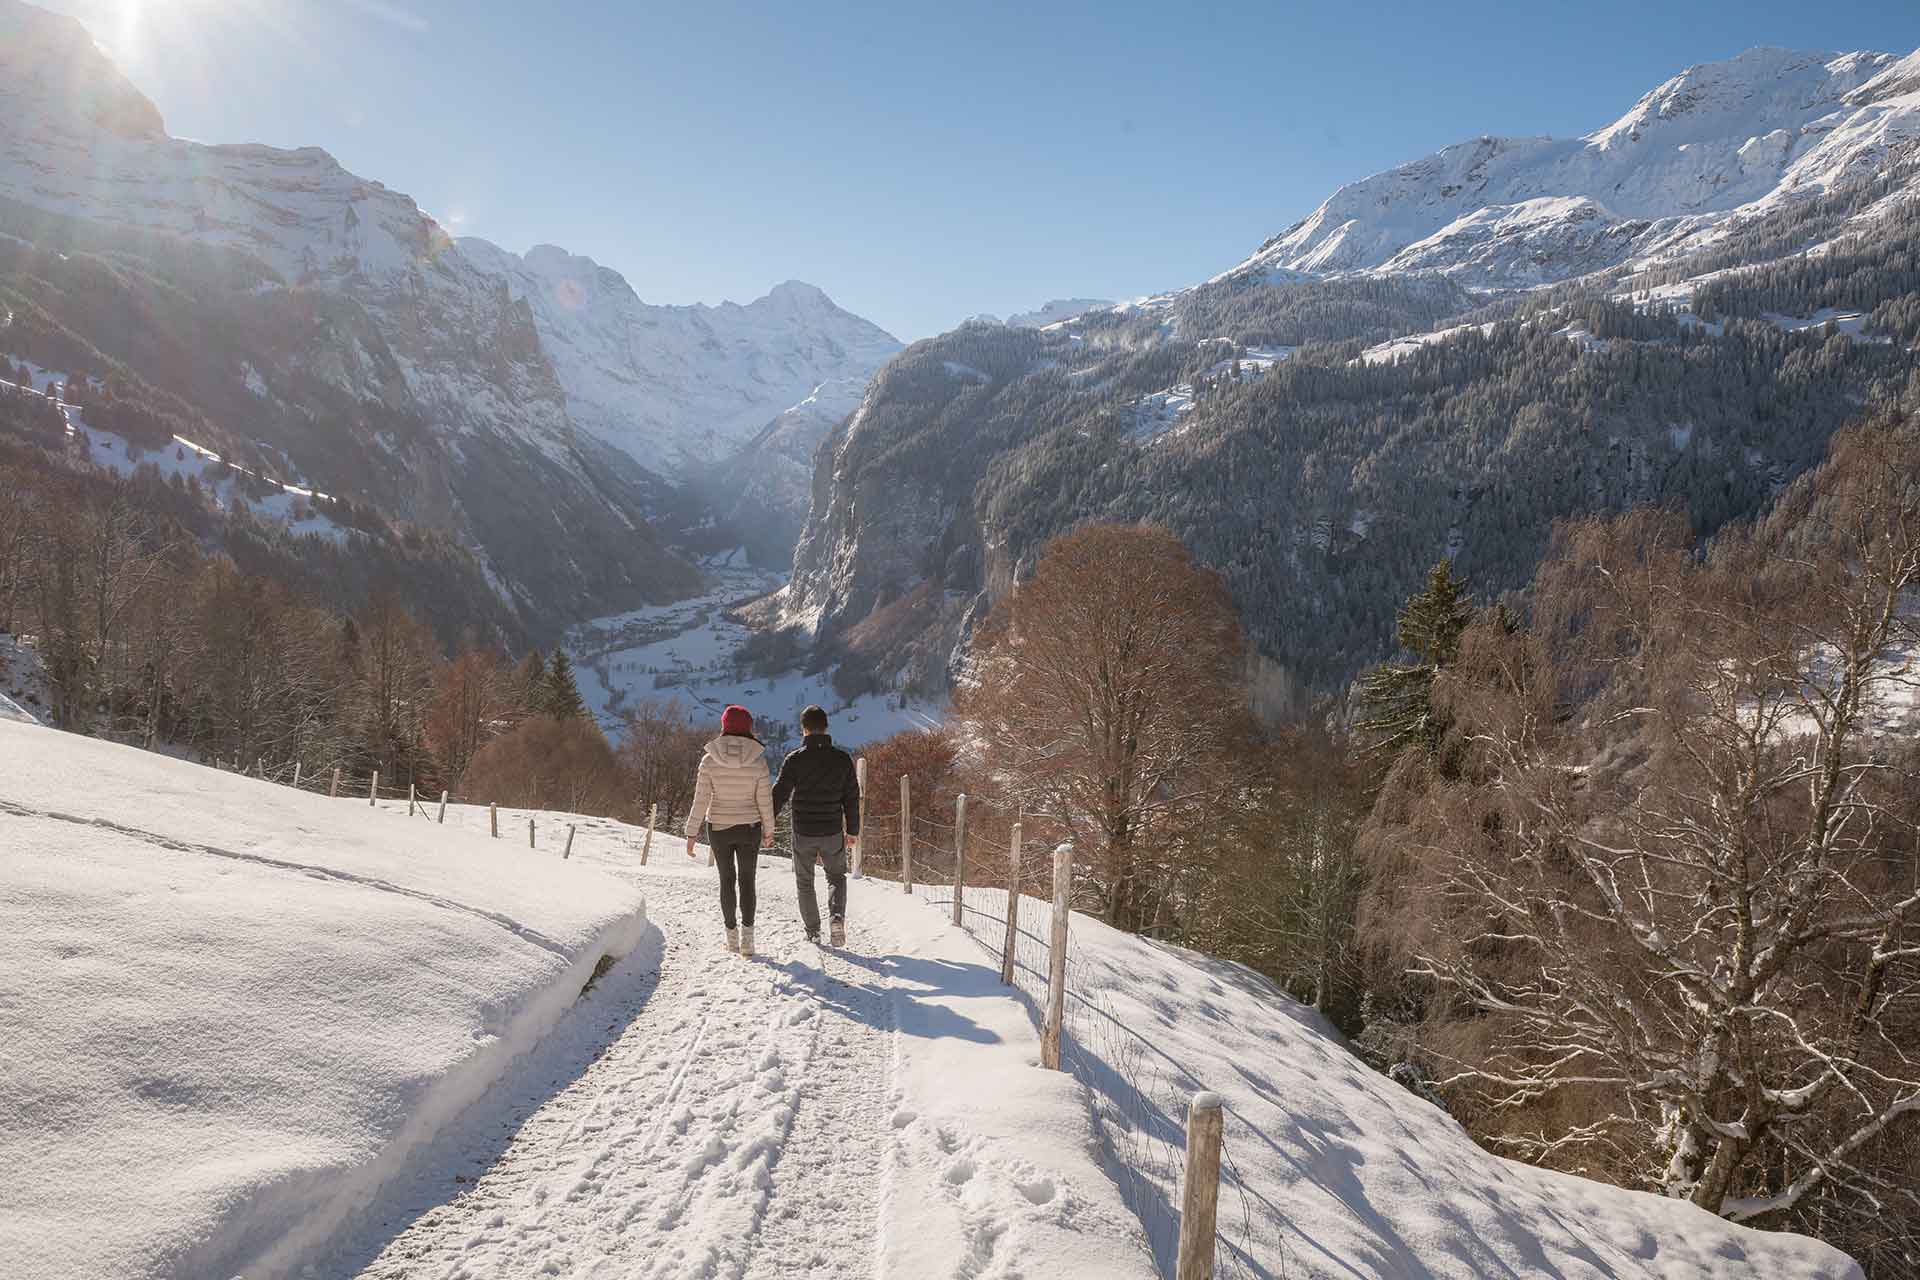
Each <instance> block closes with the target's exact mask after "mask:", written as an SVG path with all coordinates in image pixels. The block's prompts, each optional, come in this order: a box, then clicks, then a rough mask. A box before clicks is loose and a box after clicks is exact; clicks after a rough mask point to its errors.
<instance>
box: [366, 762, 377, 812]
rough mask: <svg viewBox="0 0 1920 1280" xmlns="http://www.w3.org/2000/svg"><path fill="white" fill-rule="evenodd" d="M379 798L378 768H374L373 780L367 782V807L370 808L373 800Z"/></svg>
mask: <svg viewBox="0 0 1920 1280" xmlns="http://www.w3.org/2000/svg"><path fill="white" fill-rule="evenodd" d="M379 798H380V771H379V770H378V769H375V770H374V771H373V781H372V782H370V783H368V784H367V807H368V808H372V807H373V802H374V801H376V800H378V799H379Z"/></svg>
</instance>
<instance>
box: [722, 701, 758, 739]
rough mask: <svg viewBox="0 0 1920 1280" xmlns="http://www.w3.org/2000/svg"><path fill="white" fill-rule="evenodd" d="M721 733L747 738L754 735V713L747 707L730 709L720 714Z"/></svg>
mask: <svg viewBox="0 0 1920 1280" xmlns="http://www.w3.org/2000/svg"><path fill="white" fill-rule="evenodd" d="M720 732H721V733H732V734H737V735H739V736H740V737H743V738H746V737H751V736H752V735H753V712H751V711H749V710H747V709H746V708H745V707H728V708H727V709H726V710H725V711H722V712H721V713H720Z"/></svg>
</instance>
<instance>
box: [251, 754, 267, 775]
mask: <svg viewBox="0 0 1920 1280" xmlns="http://www.w3.org/2000/svg"><path fill="white" fill-rule="evenodd" d="M253 771H254V773H256V774H257V775H259V776H260V777H261V778H265V777H266V776H267V758H266V757H265V756H255V757H254V761H253Z"/></svg>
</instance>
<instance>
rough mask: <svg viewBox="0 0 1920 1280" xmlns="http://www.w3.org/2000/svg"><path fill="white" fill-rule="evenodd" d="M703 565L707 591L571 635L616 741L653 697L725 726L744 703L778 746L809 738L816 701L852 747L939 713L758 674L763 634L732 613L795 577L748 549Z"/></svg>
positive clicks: (816, 682)
mask: <svg viewBox="0 0 1920 1280" xmlns="http://www.w3.org/2000/svg"><path fill="white" fill-rule="evenodd" d="M701 571H702V572H703V573H704V574H705V575H706V579H707V589H706V591H705V592H704V593H702V594H701V595H698V596H694V597H692V598H691V599H687V600H681V601H679V602H677V603H675V604H669V605H654V606H650V607H648V608H645V609H636V610H633V611H632V612H630V613H621V614H614V615H611V616H609V617H604V618H595V619H592V620H591V621H588V622H583V623H581V624H580V625H579V626H577V627H575V628H573V630H572V631H571V632H570V633H569V634H568V637H567V642H566V649H567V652H568V653H569V654H570V655H571V657H572V659H573V663H574V670H575V674H576V678H577V679H578V681H579V684H580V693H581V696H582V697H584V698H585V699H586V701H587V705H588V706H589V707H590V708H591V709H592V710H593V713H594V716H595V718H596V719H598V720H599V722H600V726H601V727H602V728H603V729H605V730H607V732H608V733H610V734H613V735H614V736H615V737H616V739H617V738H618V736H619V733H620V726H621V723H622V721H623V720H624V718H625V716H626V715H627V713H628V712H630V711H632V710H633V709H634V707H635V706H637V705H638V704H639V703H641V702H643V701H645V700H647V699H649V698H660V699H666V700H669V701H672V702H676V703H678V704H680V706H681V707H683V708H684V709H685V710H686V711H687V712H688V713H690V714H691V715H692V716H693V717H694V718H695V720H696V722H699V723H702V724H704V723H706V722H707V721H708V720H712V721H713V722H714V723H715V724H716V725H717V724H718V721H719V718H720V712H721V710H722V709H723V708H725V707H726V706H727V704H729V703H735V702H737V703H740V704H741V705H743V706H745V707H747V708H748V709H749V710H751V711H752V712H753V714H754V719H755V721H756V722H757V723H758V724H759V725H760V736H761V737H762V738H765V739H766V740H767V741H768V742H769V744H770V745H771V746H772V747H773V748H774V750H775V751H776V752H778V751H780V750H782V749H784V748H786V747H789V746H797V745H799V734H800V731H799V723H800V713H801V711H803V710H805V709H806V707H807V706H808V705H809V704H810V703H818V704H819V705H821V706H823V707H825V708H827V710H828V711H829V712H830V713H831V714H832V716H833V736H834V739H835V741H837V742H839V743H841V744H842V745H844V746H859V745H861V744H863V743H868V742H875V741H878V740H879V739H881V738H885V737H887V736H889V735H890V734H894V733H898V732H900V731H901V730H903V729H922V728H926V727H928V726H929V725H931V724H933V723H934V722H935V721H936V720H937V719H938V717H939V709H938V708H937V707H924V706H921V705H919V704H917V703H914V702H911V701H909V700H907V699H905V698H903V697H902V696H900V695H898V694H866V695H863V696H861V697H859V698H856V699H854V700H853V701H852V702H848V701H847V700H846V699H844V698H842V697H840V696H839V695H838V694H837V693H836V692H835V691H834V687H833V677H832V674H831V672H820V673H816V674H814V675H807V674H805V673H803V672H801V671H799V670H788V671H783V672H780V673H778V674H774V675H760V674H756V673H755V672H753V671H752V670H750V669H749V668H748V666H747V665H746V664H745V663H743V661H742V659H741V656H740V654H741V649H742V647H743V646H744V645H746V643H747V642H748V640H749V639H750V638H751V637H752V635H753V632H752V631H750V630H749V629H748V628H747V627H745V626H744V625H742V624H740V623H738V622H735V621H733V620H732V619H730V618H728V617H727V616H726V611H727V610H728V609H729V608H730V607H732V606H734V605H737V604H741V603H743V602H745V601H747V600H751V599H753V598H755V597H758V596H764V595H766V594H768V593H769V592H772V591H777V590H779V589H780V587H781V586H783V585H784V584H785V582H786V578H785V577H784V576H783V575H781V574H777V573H773V572H771V571H768V570H764V569H755V568H753V567H751V566H750V565H747V564H745V563H744V557H743V555H742V553H739V552H735V553H733V554H732V555H730V556H725V557H718V558H713V559H709V560H706V561H704V562H702V564H701ZM716 731H717V730H716Z"/></svg>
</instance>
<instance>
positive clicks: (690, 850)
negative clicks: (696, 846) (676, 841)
mask: <svg viewBox="0 0 1920 1280" xmlns="http://www.w3.org/2000/svg"><path fill="white" fill-rule="evenodd" d="M687 856H688V857H689V858H691V857H692V856H693V837H692V836H688V837H687Z"/></svg>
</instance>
